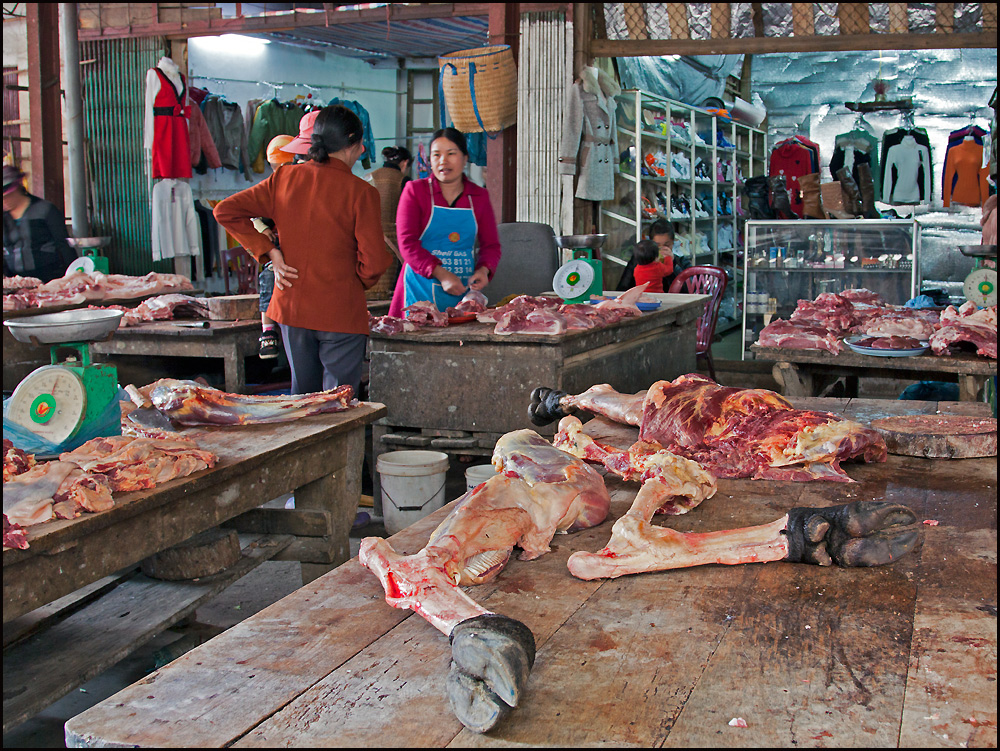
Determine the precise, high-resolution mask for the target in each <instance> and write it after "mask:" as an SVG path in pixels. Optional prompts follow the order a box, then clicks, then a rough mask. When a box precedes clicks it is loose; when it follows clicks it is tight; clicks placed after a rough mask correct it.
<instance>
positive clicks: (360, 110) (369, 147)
mask: <svg viewBox="0 0 1000 751" xmlns="http://www.w3.org/2000/svg"><path fill="white" fill-rule="evenodd" d="M331 104H340V105H342V106H344V107H347V109H349V110H350V111H351V112H353V113H354V114H355V115H357V116H358V118H359V119H360V120H361V131H362V133H361V141H362V143H364V145H365V153H364V154H362V155H361V166H362V167H364V168H365V169H370V168H371V166H372V161H371V160H372V159H374V158H375V136H374V135H373V134H372V123H371V118H370V117H368V110H366V109H365V108H364V107H362V106H361V104H359V103H358V102H355V101H354V100H353V99H350V100H348V99H338V98H336V97H334V98H333V99H331V100H330V101H329V103H328V104H327V106H330V105H331ZM296 132H298V131H296Z"/></svg>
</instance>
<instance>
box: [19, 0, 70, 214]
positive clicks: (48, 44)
mask: <svg viewBox="0 0 1000 751" xmlns="http://www.w3.org/2000/svg"><path fill="white" fill-rule="evenodd" d="M25 14H26V26H27V33H28V112H29V118H30V119H31V192H32V193H34V194H35V195H37V196H39V197H41V198H44V199H45V200H47V201H51V202H52V203H54V204H55V205H56V206H57V207H58V208H59V210H60V211H63V212H65V204H66V196H65V191H66V189H65V181H64V178H63V148H62V102H61V101H60V97H59V93H60V84H59V6H58V5H57V4H56V3H25Z"/></svg>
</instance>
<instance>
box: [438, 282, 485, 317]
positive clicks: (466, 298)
mask: <svg viewBox="0 0 1000 751" xmlns="http://www.w3.org/2000/svg"><path fill="white" fill-rule="evenodd" d="M488 302H489V300H488V299H487V298H486V295H484V294H483V293H482V292H480V291H479V290H475V289H470V290H469V291H468V292H466V293H465V294H464V295H463V296H462V299H461V300H460V301H459V303H458V305H455V306H454V307H451V308H448V309H447V310H445V314H446V315H447V316H448V317H449V318H455V317H456V316H464V315H472V314H476V315H478V314H479V313H482V312H483V311H484V310H486V304H487V303H488Z"/></svg>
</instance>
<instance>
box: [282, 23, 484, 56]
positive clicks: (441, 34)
mask: <svg viewBox="0 0 1000 751" xmlns="http://www.w3.org/2000/svg"><path fill="white" fill-rule="evenodd" d="M266 36H267V37H268V38H270V39H273V40H275V41H278V42H283V43H285V44H292V45H295V46H298V47H311V48H313V49H324V50H328V51H330V52H335V53H336V54H338V55H342V56H344V57H355V58H361V59H364V60H377V59H385V58H393V57H437V56H438V55H443V54H445V53H448V52H455V51H456V50H464V49H473V48H475V47H482V46H484V45H486V44H487V43H488V40H489V21H488V19H487V18H485V17H453V18H427V19H414V20H406V21H392V22H391V23H390V22H384V21H379V22H359V23H351V24H331V25H330V26H310V27H305V28H299V29H295V30H294V31H275V32H270V33H268V34H266Z"/></svg>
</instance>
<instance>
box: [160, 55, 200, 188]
mask: <svg viewBox="0 0 1000 751" xmlns="http://www.w3.org/2000/svg"><path fill="white" fill-rule="evenodd" d="M153 70H155V71H156V74H157V75H158V76H159V77H160V90H159V91H158V92H157V94H156V98H155V99H154V100H153V178H154V179H155V178H160V177H191V134H190V133H189V131H188V113H187V110H186V109H185V107H184V99H186V98H187V84H186V82H185V81H184V76H181V86H182V87H183V91H182V92H181V95H180V96H178V95H177V89H175V88H174V85H173V84H172V83H171V82H170V79H169V78H167V77H166V75H164V73H163V71H162V70H160V69H159V68H153Z"/></svg>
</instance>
